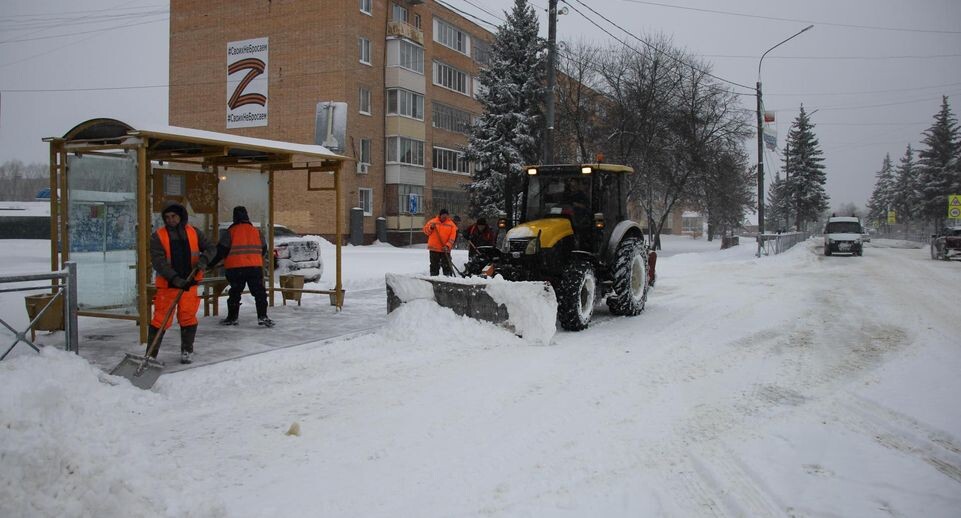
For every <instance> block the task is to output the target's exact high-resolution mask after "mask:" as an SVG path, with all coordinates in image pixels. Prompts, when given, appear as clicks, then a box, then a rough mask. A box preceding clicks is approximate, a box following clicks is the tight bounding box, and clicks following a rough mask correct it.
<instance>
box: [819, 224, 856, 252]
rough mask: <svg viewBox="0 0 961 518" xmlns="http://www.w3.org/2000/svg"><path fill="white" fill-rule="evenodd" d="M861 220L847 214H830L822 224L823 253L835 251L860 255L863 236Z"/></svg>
mask: <svg viewBox="0 0 961 518" xmlns="http://www.w3.org/2000/svg"><path fill="white" fill-rule="evenodd" d="M863 233H864V230H863V228H862V227H861V220H859V219H858V218H855V217H848V216H832V217H831V218H828V222H827V224H826V225H824V255H831V254H835V253H841V254H851V255H861V254H862V253H863V252H864V248H863V242H864V236H863V235H862V234H863Z"/></svg>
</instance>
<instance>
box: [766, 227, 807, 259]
mask: <svg viewBox="0 0 961 518" xmlns="http://www.w3.org/2000/svg"><path fill="white" fill-rule="evenodd" d="M809 237H811V234H810V233H809V232H783V233H780V234H761V235H759V236H758V238H757V256H758V257H761V256H762V255H777V254H781V253H784V252H786V251H788V250H789V249H790V248H791V247H792V246H794V245H796V244H798V243H800V242H801V241H806V240H807V239H808V238H809Z"/></svg>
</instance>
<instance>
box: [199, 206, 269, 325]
mask: <svg viewBox="0 0 961 518" xmlns="http://www.w3.org/2000/svg"><path fill="white" fill-rule="evenodd" d="M265 257H267V243H266V242H265V241H264V238H263V235H261V233H260V231H259V230H257V227H255V226H254V225H253V224H252V223H250V216H249V215H248V214H247V207H244V206H243V205H238V206H236V207H234V222H233V224H232V225H230V227H228V228H227V230H224V231H221V233H220V242H219V243H217V257H216V258H215V259H214V261H213V264H216V263H217V262H219V261H220V259H223V261H224V275H225V276H226V277H227V282H229V283H230V291H229V292H228V294H227V318H225V319H223V320H221V321H220V323H221V325H225V326H235V325H237V318H238V317H239V315H240V295H241V294H242V293H243V292H244V285H246V286H247V287H248V288H250V294H251V295H253V297H254V303H255V304H256V307H257V325H261V326H264V327H274V321H273V320H271V319H269V318H267V290H266V289H265V288H264V258H265Z"/></svg>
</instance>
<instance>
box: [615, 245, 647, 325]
mask: <svg viewBox="0 0 961 518" xmlns="http://www.w3.org/2000/svg"><path fill="white" fill-rule="evenodd" d="M613 270H614V271H613V272H611V273H612V274H613V275H612V277H613V278H614V285H613V288H614V294H613V295H611V296H610V297H608V298H607V306H608V307H609V308H610V309H611V313H613V314H615V315H625V316H634V315H637V314H639V313H640V312H641V311H644V303H645V302H646V301H647V288H648V284H647V252H646V251H645V250H644V244H643V243H642V242H641V240H640V239H637V238H634V237H631V238H627V239H625V240H623V241H621V244H619V245H617V251H616V252H615V253H614V266H613Z"/></svg>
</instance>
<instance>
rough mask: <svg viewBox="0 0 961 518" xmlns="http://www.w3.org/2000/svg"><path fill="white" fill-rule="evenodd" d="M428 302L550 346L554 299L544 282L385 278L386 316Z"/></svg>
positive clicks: (554, 316)
mask: <svg viewBox="0 0 961 518" xmlns="http://www.w3.org/2000/svg"><path fill="white" fill-rule="evenodd" d="M413 300H430V301H433V302H435V303H437V304H438V305H439V306H443V307H445V308H450V309H451V310H452V311H453V312H454V313H455V314H457V315H463V316H466V317H469V318H474V319H477V320H483V321H486V322H491V323H493V324H497V325H499V326H501V327H504V328H506V329H508V330H510V331H511V332H513V333H514V334H516V335H518V336H520V337H522V338H524V339H525V340H528V341H532V342H537V343H543V344H546V343H550V341H551V338H552V337H553V336H554V333H555V332H556V331H557V325H556V324H557V296H556V295H555V294H554V289H553V288H552V287H551V285H550V284H548V283H546V282H512V281H505V280H503V279H480V278H474V277H470V278H466V279H456V278H451V277H426V276H419V275H397V274H393V273H388V274H387V312H388V313H390V312H391V311H394V310H395V309H397V308H399V307H400V306H401V305H402V304H404V303H406V302H410V301H413Z"/></svg>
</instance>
